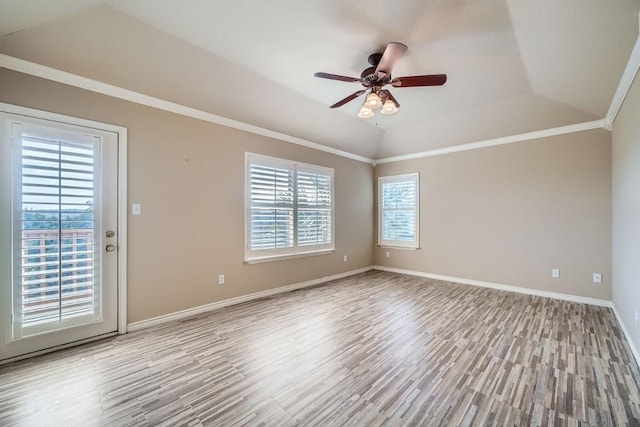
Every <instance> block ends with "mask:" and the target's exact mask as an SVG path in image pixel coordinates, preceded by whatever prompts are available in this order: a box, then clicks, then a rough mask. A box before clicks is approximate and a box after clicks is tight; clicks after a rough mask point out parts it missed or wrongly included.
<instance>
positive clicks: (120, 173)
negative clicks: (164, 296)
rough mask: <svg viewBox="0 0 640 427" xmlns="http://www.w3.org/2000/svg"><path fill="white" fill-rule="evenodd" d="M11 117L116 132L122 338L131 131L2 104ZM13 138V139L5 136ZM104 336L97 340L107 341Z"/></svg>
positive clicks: (120, 331)
mask: <svg viewBox="0 0 640 427" xmlns="http://www.w3.org/2000/svg"><path fill="white" fill-rule="evenodd" d="M2 116H4V117H2ZM7 116H9V117H10V116H18V117H17V118H19V117H20V116H22V117H26V118H33V119H41V120H48V121H52V122H58V123H63V124H69V125H76V126H83V127H87V128H92V129H97V130H102V131H108V132H113V133H115V134H116V135H117V144H118V170H117V177H118V185H117V192H118V206H117V212H118V251H117V264H118V272H117V281H118V283H117V292H118V300H117V324H118V330H117V333H118V334H120V335H121V334H125V333H127V213H128V210H127V128H125V127H122V126H117V125H112V124H108V123H102V122H96V121H93V120H87V119H81V118H78V117H72V116H66V115H63V114H58V113H52V112H49V111H42V110H37V109H34V108H28V107H22V106H19V105H13V104H6V103H3V102H0V117H1V118H2V119H4V118H5V117H7ZM6 137H10V135H5V138H6ZM103 337H104V336H103V335H101V336H99V337H96V338H95V339H99V338H103ZM88 341H92V339H91V338H89V339H86V340H82V341H80V342H74V343H69V344H63V345H60V346H55V347H52V348H49V349H43V350H40V351H36V352H34V353H30V354H29V355H28V356H22V357H20V356H18V357H15V358H11V359H6V360H3V361H2V362H1V363H8V362H10V361H14V360H18V359H22V358H24V357H32V356H35V355H38V354H43V353H47V352H50V351H55V350H58V349H61V348H65V347H70V346H72V345H77V344H79V343H83V342H88Z"/></svg>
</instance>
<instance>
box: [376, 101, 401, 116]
mask: <svg viewBox="0 0 640 427" xmlns="http://www.w3.org/2000/svg"><path fill="white" fill-rule="evenodd" d="M397 112H398V107H396V104H394V103H393V101H392V100H390V99H387V100H386V101H384V105H383V106H382V110H380V114H384V115H390V114H395V113H397Z"/></svg>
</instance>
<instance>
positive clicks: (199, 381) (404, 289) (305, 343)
mask: <svg viewBox="0 0 640 427" xmlns="http://www.w3.org/2000/svg"><path fill="white" fill-rule="evenodd" d="M639 388H640V374H639V372H638V366H637V364H636V363H635V362H634V360H633V356H632V355H631V352H630V350H629V348H628V345H627V343H626V341H625V340H624V337H623V335H622V333H621V331H620V329H619V328H618V325H617V323H616V320H615V317H614V315H613V313H612V311H611V310H610V309H608V308H602V307H595V306H589V305H583V304H575V303H568V302H562V301H556V300H551V299H547V298H541V297H533V296H527V295H520V294H513V293H508V292H501V291H496V290H490V289H483V288H477V287H472V286H467V285H460V284H453V283H448V282H442V281H437V280H430V279H423V278H416V277H411V276H404V275H398V274H392V273H384V272H377V271H374V272H368V273H364V274H360V275H357V276H353V277H350V278H346V279H342V280H338V281H335V282H333V283H331V284H330V285H329V286H318V287H314V288H308V289H304V290H299V291H295V292H292V293H288V294H284V295H279V296H276V297H272V298H268V299H264V300H260V301H254V302H249V303H245V304H241V305H238V306H234V307H227V308H225V309H221V310H218V311H215V312H212V313H208V314H206V315H201V316H197V317H194V318H191V319H188V320H186V321H179V322H173V323H168V324H165V325H162V326H159V327H155V328H150V329H147V330H144V331H139V332H136V333H131V334H127V335H123V336H119V337H116V338H111V339H106V340H103V341H100V342H96V343H92V344H87V345H84V346H81V347H77V348H73V349H68V350H63V351H59V352H57V353H53V354H49V355H45V356H41V357H37V358H34V359H31V360H26V361H21V362H16V363H13V364H10V365H6V366H3V367H0V425H2V426H54V425H61V426H73V425H77V426H93V425H96V426H98V425H108V426H128V425H150V426H174V425H186V426H199V425H211V426H232V425H233V426H235V425H249V426H257V425H267V426H279V425H284V426H288V425H305V426H307V425H309V426H315V425H317V426H334V425H335V426H341V425H345V426H378V425H381V426H402V425H426V426H438V425H463V426H471V425H473V426H486V425H500V426H503V425H513V426H520V425H533V426H539V425H545V426H546V425H554V426H556V425H560V426H561V425H567V426H577V425H590V426H591V425H593V426H608V425H621V426H622V425H636V426H637V425H640V391H639Z"/></svg>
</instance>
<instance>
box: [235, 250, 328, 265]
mask: <svg viewBox="0 0 640 427" xmlns="http://www.w3.org/2000/svg"><path fill="white" fill-rule="evenodd" d="M335 251H336V250H335V249H323V250H320V251H309V252H298V253H295V254H286V255H271V256H263V257H253V258H247V259H245V260H244V262H245V263H247V264H262V263H263V262H273V261H284V260H287V259H295V258H304V257H309V256H316V255H328V254H330V253H333V252H335Z"/></svg>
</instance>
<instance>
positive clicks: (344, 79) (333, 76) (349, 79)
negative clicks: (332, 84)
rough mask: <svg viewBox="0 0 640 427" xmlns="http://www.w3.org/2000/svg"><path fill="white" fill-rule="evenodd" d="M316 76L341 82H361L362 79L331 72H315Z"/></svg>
mask: <svg viewBox="0 0 640 427" xmlns="http://www.w3.org/2000/svg"><path fill="white" fill-rule="evenodd" d="M313 76H314V77H320V78H321V79H329V80H339V81H341V82H361V81H362V79H359V78H356V77H347V76H340V75H338V74H329V73H315V74H314V75H313Z"/></svg>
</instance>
